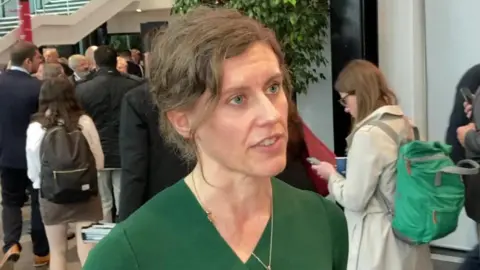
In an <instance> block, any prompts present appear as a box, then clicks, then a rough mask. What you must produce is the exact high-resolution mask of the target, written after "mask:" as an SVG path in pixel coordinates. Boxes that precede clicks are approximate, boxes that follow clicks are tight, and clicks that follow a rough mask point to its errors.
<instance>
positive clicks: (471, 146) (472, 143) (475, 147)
mask: <svg viewBox="0 0 480 270" xmlns="http://www.w3.org/2000/svg"><path fill="white" fill-rule="evenodd" d="M472 110H473V111H472V116H473V119H474V121H475V127H476V129H477V130H478V129H479V127H480V93H477V97H476V98H475V100H474V104H473V108H472ZM477 130H470V131H468V132H467V133H466V134H465V143H464V144H465V149H466V150H468V151H469V152H473V153H475V154H477V155H478V154H479V153H480V132H479V131H477Z"/></svg>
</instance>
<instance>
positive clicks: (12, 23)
mask: <svg viewBox="0 0 480 270" xmlns="http://www.w3.org/2000/svg"><path fill="white" fill-rule="evenodd" d="M17 25H18V21H16V22H7V23H4V22H0V27H2V26H3V27H7V26H9V27H15V26H17Z"/></svg>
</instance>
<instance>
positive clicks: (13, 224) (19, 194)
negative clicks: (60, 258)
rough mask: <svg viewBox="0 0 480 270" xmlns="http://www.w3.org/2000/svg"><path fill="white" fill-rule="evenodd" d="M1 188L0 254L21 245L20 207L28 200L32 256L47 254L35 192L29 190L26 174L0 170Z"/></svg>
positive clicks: (16, 170) (18, 171)
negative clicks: (0, 224) (0, 236)
mask: <svg viewBox="0 0 480 270" xmlns="http://www.w3.org/2000/svg"><path fill="white" fill-rule="evenodd" d="M0 179H1V185H2V208H3V209H2V221H3V234H4V236H3V242H4V244H5V245H4V246H3V251H4V252H6V251H7V250H8V249H9V248H10V247H11V246H12V245H14V244H18V245H20V238H21V236H22V225H23V218H22V207H23V205H24V204H25V202H26V201H27V199H28V197H27V194H26V191H27V190H29V191H30V196H31V223H32V224H31V225H32V228H31V237H32V243H33V253H34V254H35V255H37V256H46V255H48V254H49V252H50V250H49V246H48V240H47V236H46V235H45V227H44V226H43V222H42V217H41V215H40V208H39V204H38V196H39V194H38V190H35V189H33V188H32V182H31V181H30V179H29V178H28V176H27V170H23V169H13V168H0Z"/></svg>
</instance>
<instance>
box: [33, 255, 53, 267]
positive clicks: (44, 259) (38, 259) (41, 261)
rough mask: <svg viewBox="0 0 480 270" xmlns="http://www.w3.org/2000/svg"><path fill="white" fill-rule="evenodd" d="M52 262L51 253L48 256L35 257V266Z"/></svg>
mask: <svg viewBox="0 0 480 270" xmlns="http://www.w3.org/2000/svg"><path fill="white" fill-rule="evenodd" d="M49 263H50V255H47V256H37V255H35V258H34V259H33V266H35V267H42V266H45V265H48V264H49Z"/></svg>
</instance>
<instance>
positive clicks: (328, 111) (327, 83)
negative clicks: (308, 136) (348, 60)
mask: <svg viewBox="0 0 480 270" xmlns="http://www.w3.org/2000/svg"><path fill="white" fill-rule="evenodd" d="M327 32H328V31H327ZM325 40H326V43H325V46H324V52H323V54H324V57H325V58H326V59H327V61H328V64H327V65H326V66H322V67H319V68H317V70H318V72H322V73H323V74H324V75H325V78H326V79H325V80H320V81H319V82H317V83H313V84H311V85H310V86H309V87H308V92H307V94H301V95H298V96H297V105H298V110H299V113H300V116H302V118H303V120H304V121H305V123H306V124H307V125H308V126H309V127H310V129H311V130H312V131H313V132H314V133H315V135H316V136H317V137H318V138H320V139H321V140H322V141H323V142H324V143H325V144H326V145H327V146H328V147H329V148H330V149H332V150H333V149H334V146H335V140H334V131H333V106H332V105H333V103H332V98H333V97H332V95H333V93H332V65H331V63H332V54H331V39H330V34H328V36H327V37H326V38H325Z"/></svg>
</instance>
